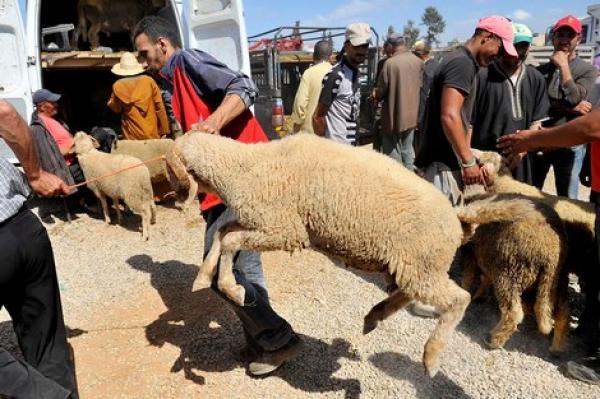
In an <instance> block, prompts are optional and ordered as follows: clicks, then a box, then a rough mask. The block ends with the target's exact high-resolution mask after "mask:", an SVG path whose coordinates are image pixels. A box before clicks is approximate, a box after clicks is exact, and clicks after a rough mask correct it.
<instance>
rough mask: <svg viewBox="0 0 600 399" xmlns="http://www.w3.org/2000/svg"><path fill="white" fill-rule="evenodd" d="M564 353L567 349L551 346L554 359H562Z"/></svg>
mask: <svg viewBox="0 0 600 399" xmlns="http://www.w3.org/2000/svg"><path fill="white" fill-rule="evenodd" d="M564 353H565V349H564V348H563V347H554V345H552V346H551V347H550V356H551V357H552V358H554V359H560V358H561V357H562V356H563V355H564Z"/></svg>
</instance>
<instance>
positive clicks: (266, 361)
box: [248, 335, 302, 377]
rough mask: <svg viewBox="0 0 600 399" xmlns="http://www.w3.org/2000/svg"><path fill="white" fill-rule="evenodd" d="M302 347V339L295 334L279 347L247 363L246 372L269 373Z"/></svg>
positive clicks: (254, 373) (257, 374) (253, 373)
mask: <svg viewBox="0 0 600 399" xmlns="http://www.w3.org/2000/svg"><path fill="white" fill-rule="evenodd" d="M301 348H302V341H301V340H300V338H299V337H298V336H297V335H296V336H294V337H293V338H292V339H290V341H289V342H288V343H287V344H286V345H285V346H284V347H283V348H281V349H278V350H276V351H272V352H266V351H265V352H264V353H263V354H262V355H261V356H260V357H259V358H258V359H256V360H255V361H253V362H251V363H250V364H249V365H248V372H249V373H250V374H251V375H253V376H256V377H261V376H266V375H268V374H271V373H272V372H274V371H275V370H277V369H278V368H279V367H281V366H282V365H283V364H284V363H285V362H287V361H288V360H291V359H293V358H294V357H296V356H297V355H298V353H299V352H300V349H301Z"/></svg>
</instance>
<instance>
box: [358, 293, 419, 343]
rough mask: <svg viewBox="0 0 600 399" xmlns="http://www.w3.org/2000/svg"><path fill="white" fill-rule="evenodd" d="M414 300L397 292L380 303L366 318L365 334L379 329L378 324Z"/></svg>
mask: <svg viewBox="0 0 600 399" xmlns="http://www.w3.org/2000/svg"><path fill="white" fill-rule="evenodd" d="M411 300H412V298H411V297H409V296H407V295H406V294H404V293H403V292H401V291H399V290H396V291H395V292H394V293H392V294H391V295H390V296H389V297H387V298H386V299H384V300H383V301H381V302H379V303H378V304H377V305H375V306H373V308H372V309H371V310H370V311H369V313H368V314H367V315H366V316H365V321H364V324H363V334H365V335H366V334H368V333H370V332H371V331H373V330H374V329H375V328H377V324H379V322H380V321H383V320H385V319H387V318H388V317H390V316H391V315H392V314H394V313H396V312H397V311H398V310H400V309H402V308H403V307H405V306H406V305H408V304H409V302H410V301H411Z"/></svg>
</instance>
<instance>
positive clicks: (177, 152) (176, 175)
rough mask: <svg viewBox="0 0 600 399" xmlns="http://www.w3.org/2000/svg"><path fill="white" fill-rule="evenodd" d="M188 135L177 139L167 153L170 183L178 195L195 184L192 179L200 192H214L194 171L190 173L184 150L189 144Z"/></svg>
mask: <svg viewBox="0 0 600 399" xmlns="http://www.w3.org/2000/svg"><path fill="white" fill-rule="evenodd" d="M187 137H188V136H187V135H186V136H183V137H180V138H178V139H177V140H175V144H174V145H173V147H172V148H171V150H170V151H169V152H167V154H166V155H165V160H166V164H167V173H168V175H169V183H170V184H171V187H172V188H173V189H174V190H175V192H176V193H177V194H178V196H182V194H183V193H184V192H187V191H188V190H190V187H191V186H193V185H195V184H194V182H192V181H191V180H192V179H193V180H194V181H195V182H196V184H197V186H198V189H197V190H198V192H204V193H208V192H212V190H210V189H209V187H208V186H207V185H206V184H204V183H203V182H202V181H201V180H200V179H198V178H197V177H196V176H194V175H193V173H190V172H191V171H190V170H188V168H187V167H186V162H185V158H184V157H183V155H182V150H183V148H184V147H185V146H186V145H189V143H186V141H187V140H186V139H187Z"/></svg>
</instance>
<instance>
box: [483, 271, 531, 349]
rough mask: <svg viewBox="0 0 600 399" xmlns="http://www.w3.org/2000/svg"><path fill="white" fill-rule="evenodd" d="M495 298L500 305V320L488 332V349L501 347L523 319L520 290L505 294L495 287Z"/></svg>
mask: <svg viewBox="0 0 600 399" xmlns="http://www.w3.org/2000/svg"><path fill="white" fill-rule="evenodd" d="M498 286H502V287H510V285H502V284H501V283H499V285H498ZM503 294H504V295H503ZM496 299H497V300H498V305H499V306H500V321H498V324H497V325H496V327H494V328H493V329H492V331H491V333H490V334H491V338H490V342H488V343H487V344H488V347H489V348H490V349H499V348H502V347H503V346H504V344H505V343H506V341H508V339H509V338H510V337H511V335H512V334H513V333H514V332H515V331H517V327H518V326H519V324H521V322H522V321H523V304H522V303H521V293H520V292H514V291H513V292H511V293H509V294H508V296H507V295H506V293H502V292H498V290H497V289H496Z"/></svg>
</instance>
